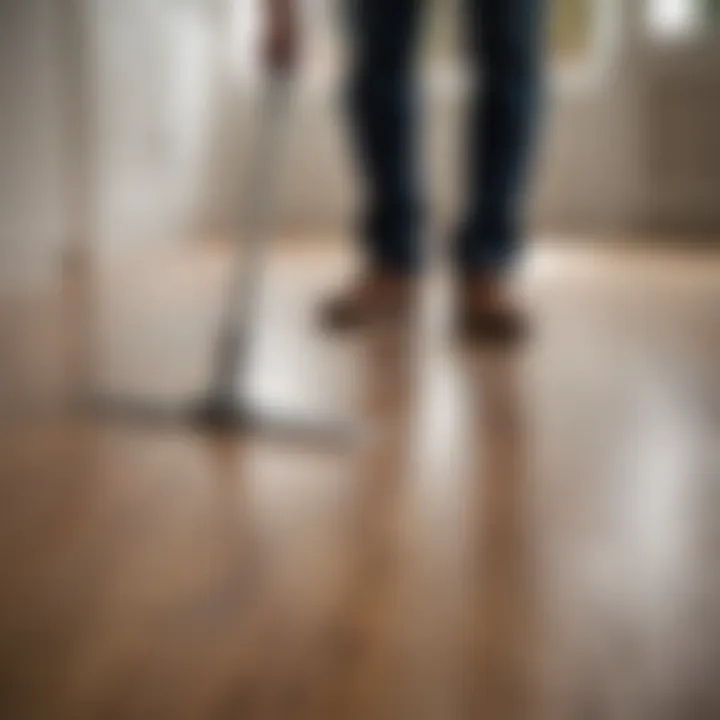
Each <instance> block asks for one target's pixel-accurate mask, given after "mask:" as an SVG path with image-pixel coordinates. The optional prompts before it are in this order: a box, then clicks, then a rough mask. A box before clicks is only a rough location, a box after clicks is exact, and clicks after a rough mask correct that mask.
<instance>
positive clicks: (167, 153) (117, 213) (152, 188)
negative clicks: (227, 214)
mask: <svg viewBox="0 0 720 720" xmlns="http://www.w3.org/2000/svg"><path fill="white" fill-rule="evenodd" d="M216 21H217V18H216V17H215V15H214V13H213V6H212V4H211V3H208V2H204V1H203V0H184V1H183V2H178V1H175V0H122V2H118V1H117V0H96V2H95V7H94V28H93V33H94V35H95V37H96V41H95V52H96V57H95V60H94V67H95V80H94V82H95V90H94V92H95V103H96V106H95V107H96V117H95V124H96V130H95V136H96V148H97V156H96V158H95V163H96V169H97V176H96V180H97V188H96V193H97V217H96V226H95V232H94V236H95V242H96V253H97V255H98V257H99V258H100V260H101V261H103V260H106V259H108V258H112V257H114V256H116V255H117V254H118V253H121V252H126V251H128V250H131V249H136V248H138V247H142V248H147V247H150V246H155V245H157V244H163V243H167V242H177V241H179V240H181V239H182V238H184V237H185V236H186V235H187V234H188V232H189V231H190V230H192V228H193V226H194V223H195V220H196V216H197V214H198V213H199V212H200V210H201V209H200V208H199V206H198V203H199V202H200V200H199V198H200V196H201V192H202V191H201V188H202V184H203V182H204V173H205V160H206V157H207V152H208V150H207V142H208V135H209V132H210V127H211V121H212V106H213V89H214V80H215V72H216V68H215V52H216V51H215V44H214V40H215V32H216V31H217V26H216Z"/></svg>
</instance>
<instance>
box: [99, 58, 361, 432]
mask: <svg viewBox="0 0 720 720" xmlns="http://www.w3.org/2000/svg"><path fill="white" fill-rule="evenodd" d="M292 85H293V80H292V78H291V76H290V74H289V73H282V72H275V73H272V74H271V75H270V76H269V77H268V79H267V80H266V81H265V85H264V88H263V91H262V97H261V101H260V112H259V117H258V125H257V129H256V139H255V142H254V144H253V149H252V157H251V162H250V174H249V188H248V191H247V192H246V195H245V202H246V203H247V205H246V208H245V212H244V214H243V220H244V223H245V228H244V232H242V233H241V235H240V237H239V239H238V241H237V243H236V247H235V258H234V260H233V263H232V266H233V269H232V272H231V277H230V281H229V284H228V287H227V290H226V297H225V301H224V305H223V308H222V316H221V321H220V329H219V335H218V337H217V339H216V343H215V348H214V362H213V366H212V367H213V370H212V374H211V378H210V382H209V386H208V388H207V391H206V393H205V396H204V397H201V398H199V399H195V400H192V401H189V402H186V403H180V404H179V405H175V406H173V405H167V404H166V405H163V404H162V403H155V402H153V401H148V400H144V399H141V398H128V397H118V396H115V397H113V396H110V395H102V394H94V395H92V396H91V398H90V404H91V406H92V407H93V408H94V410H96V411H98V412H100V413H101V414H106V415H122V416H127V417H129V418H136V419H138V420H142V421H145V422H150V423H159V424H180V425H187V426H190V427H193V428H195V429H197V430H200V431H203V430H208V431H235V432H241V433H249V432H256V431H259V432H262V433H269V434H271V435H274V436H278V437H285V438H287V439H293V440H300V441H303V440H305V439H307V440H308V441H316V440H319V441H322V440H333V439H342V438H344V437H346V436H348V433H349V428H348V426H347V424H346V423H344V422H339V421H331V420H325V419H317V418H313V417H310V416H307V417H287V416H282V415H279V414H276V413H271V412H263V411H262V410H260V409H257V408H255V407H254V406H252V405H251V404H250V403H249V401H248V399H247V393H246V388H245V387H244V385H245V381H246V379H247V377H248V372H249V370H250V367H249V365H250V360H251V357H252V350H253V348H252V340H253V337H254V336H255V323H256V320H257V319H258V317H259V312H258V299H259V295H260V292H261V289H262V288H261V280H262V276H263V270H264V268H265V257H266V249H267V239H268V237H267V236H268V234H269V232H270V230H269V226H270V221H271V218H272V216H273V215H274V214H275V212H276V207H277V199H278V198H277V196H278V186H279V180H280V169H281V164H282V160H283V159H284V158H285V156H286V149H287V140H288V136H289V122H290V117H291V114H290V105H291V96H292Z"/></svg>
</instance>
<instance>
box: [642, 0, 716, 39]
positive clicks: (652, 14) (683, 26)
mask: <svg viewBox="0 0 720 720" xmlns="http://www.w3.org/2000/svg"><path fill="white" fill-rule="evenodd" d="M647 20H648V26H649V28H650V31H651V32H652V33H653V35H656V36H660V37H687V36H690V37H692V36H697V35H698V34H700V33H703V32H706V31H707V30H710V29H715V28H717V27H718V25H719V23H720V0H648V3H647Z"/></svg>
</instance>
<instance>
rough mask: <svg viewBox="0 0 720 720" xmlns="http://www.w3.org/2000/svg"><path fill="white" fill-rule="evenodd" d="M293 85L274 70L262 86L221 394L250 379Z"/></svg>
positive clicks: (226, 326)
mask: <svg viewBox="0 0 720 720" xmlns="http://www.w3.org/2000/svg"><path fill="white" fill-rule="evenodd" d="M291 88H292V78H291V77H290V75H289V74H287V73H273V74H272V75H271V76H270V77H269V78H268V79H267V81H266V82H265V86H264V88H263V90H262V97H261V100H260V111H259V113H258V117H257V119H256V123H257V125H256V128H255V138H254V143H253V146H252V150H251V160H250V165H249V176H248V187H247V189H246V191H245V196H244V202H245V205H244V211H243V215H242V219H241V222H242V224H243V229H242V231H241V233H240V236H239V237H238V240H237V242H236V247H235V252H234V255H235V257H234V259H233V261H232V262H233V268H232V271H231V277H230V281H229V285H228V290H227V297H226V300H225V305H224V309H223V319H222V321H221V322H222V324H221V326H220V337H219V339H218V342H217V346H216V350H215V373H214V375H213V379H212V387H211V392H212V393H213V394H214V395H215V396H217V397H228V396H230V395H231V394H232V393H233V392H234V390H235V382H236V380H237V379H238V378H241V379H244V378H245V376H246V373H247V369H248V364H249V360H250V351H251V344H252V342H251V341H252V334H253V330H254V321H255V320H256V318H257V312H258V308H257V304H258V300H259V295H260V292H261V280H262V270H263V251H264V250H265V246H266V243H267V240H268V238H269V235H270V233H271V231H272V228H271V221H272V219H273V217H274V215H275V214H276V209H277V207H276V206H277V199H278V189H279V184H280V183H279V180H280V176H281V167H280V165H281V161H282V158H283V157H284V155H285V150H286V143H287V139H288V127H289V120H290V112H289V111H290V96H291Z"/></svg>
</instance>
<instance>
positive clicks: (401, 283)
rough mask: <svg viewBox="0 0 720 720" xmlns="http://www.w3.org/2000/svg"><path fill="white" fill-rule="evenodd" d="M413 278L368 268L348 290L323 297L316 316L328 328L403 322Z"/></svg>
mask: <svg viewBox="0 0 720 720" xmlns="http://www.w3.org/2000/svg"><path fill="white" fill-rule="evenodd" d="M416 286H417V281H416V280H415V279H414V278H413V277H410V276H408V275H403V274H398V273H393V272H388V271H372V272H369V273H367V274H366V275H365V276H363V277H362V278H361V279H360V280H359V281H358V282H356V284H355V285H354V286H353V287H351V288H349V289H348V290H346V291H344V292H342V293H340V294H339V295H337V296H336V297H332V298H330V299H329V300H327V301H325V303H323V305H322V306H321V307H320V312H319V319H320V324H321V326H322V327H323V328H325V329H326V330H328V331H330V332H345V331H352V330H357V329H361V328H364V327H367V326H368V325H375V324H398V323H399V324H403V323H407V322H408V321H409V320H410V315H411V313H412V310H413V308H414V305H415V303H414V300H415V292H416Z"/></svg>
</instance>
